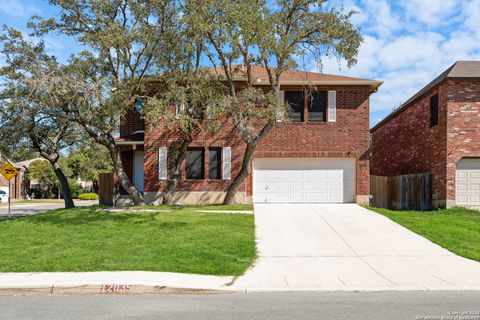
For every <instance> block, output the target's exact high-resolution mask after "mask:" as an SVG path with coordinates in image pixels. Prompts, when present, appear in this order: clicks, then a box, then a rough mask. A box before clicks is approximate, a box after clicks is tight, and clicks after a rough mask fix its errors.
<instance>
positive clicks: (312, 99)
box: [308, 91, 327, 122]
mask: <svg viewBox="0 0 480 320" xmlns="http://www.w3.org/2000/svg"><path fill="white" fill-rule="evenodd" d="M308 121H315V122H325V121H327V92H326V91H311V92H310V93H309V94H308Z"/></svg>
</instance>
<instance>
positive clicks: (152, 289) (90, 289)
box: [0, 285, 234, 297]
mask: <svg viewBox="0 0 480 320" xmlns="http://www.w3.org/2000/svg"><path fill="white" fill-rule="evenodd" d="M120 287H121V286H117V287H116V288H115V289H114V288H105V286H104V285H83V286H39V287H17V288H0V297H1V296H62V295H75V296H78V295H89V296H90V295H142V294H146V295H149V294H218V293H223V294H226V293H234V291H222V290H209V289H187V288H171V287H164V286H144V285H128V286H126V287H124V288H121V289H119V288H120Z"/></svg>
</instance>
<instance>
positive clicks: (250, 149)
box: [223, 144, 255, 204]
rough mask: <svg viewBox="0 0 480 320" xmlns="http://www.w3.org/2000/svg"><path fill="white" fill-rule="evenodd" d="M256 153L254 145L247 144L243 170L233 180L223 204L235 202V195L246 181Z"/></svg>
mask: <svg viewBox="0 0 480 320" xmlns="http://www.w3.org/2000/svg"><path fill="white" fill-rule="evenodd" d="M254 151H255V145H254V144H247V148H246V149H245V153H244V154H243V161H242V168H241V169H240V171H239V172H238V173H237V175H236V176H235V178H233V181H232V183H231V184H230V186H228V190H227V194H226V195H225V199H223V204H232V203H233V201H234V200H235V194H236V193H237V190H238V187H240V185H241V184H242V182H243V181H245V178H246V177H247V175H248V174H249V172H250V163H251V161H252V158H253V153H254Z"/></svg>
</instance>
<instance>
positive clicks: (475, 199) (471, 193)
mask: <svg viewBox="0 0 480 320" xmlns="http://www.w3.org/2000/svg"><path fill="white" fill-rule="evenodd" d="M455 177H456V179H455V193H456V203H457V204H458V205H465V206H469V205H471V206H478V205H480V159H478V158H472V159H462V160H460V161H459V162H458V164H457V169H456V174H455Z"/></svg>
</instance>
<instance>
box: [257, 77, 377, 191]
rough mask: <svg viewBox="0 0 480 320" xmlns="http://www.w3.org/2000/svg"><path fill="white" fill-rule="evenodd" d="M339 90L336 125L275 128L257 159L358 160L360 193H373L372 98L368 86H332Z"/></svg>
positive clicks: (262, 146)
mask: <svg viewBox="0 0 480 320" xmlns="http://www.w3.org/2000/svg"><path fill="white" fill-rule="evenodd" d="M321 89H325V90H336V91H337V121H336V122H319V123H315V122H290V123H287V124H284V125H280V126H279V127H278V128H274V129H272V131H271V132H270V133H269V135H268V136H267V137H266V138H265V139H264V140H263V141H262V142H261V144H260V145H259V146H258V148H257V151H256V153H255V157H259V158H262V157H263V158H266V157H283V158H314V157H321V158H323V157H326V158H356V159H357V160H358V161H357V168H356V169H357V194H359V195H368V194H370V174H369V171H370V170H369V150H370V133H369V129H370V122H369V119H370V118H369V107H370V106H369V96H370V90H369V89H368V88H366V87H345V86H343V87H328V88H321Z"/></svg>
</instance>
